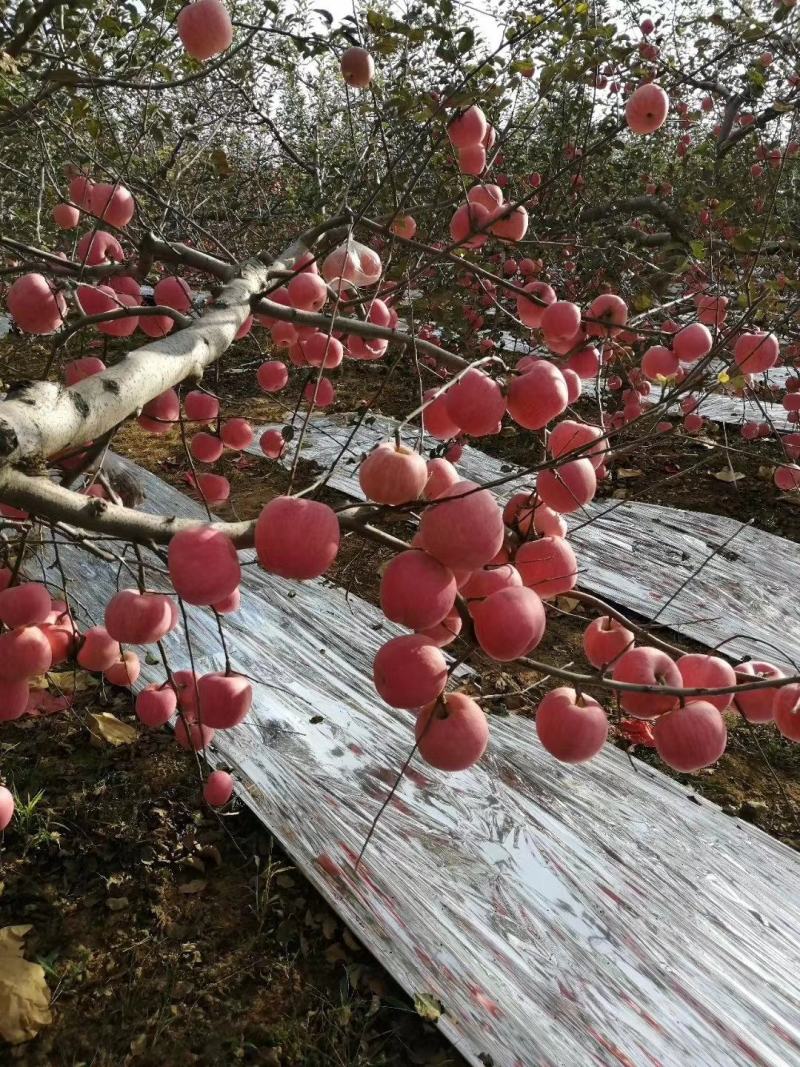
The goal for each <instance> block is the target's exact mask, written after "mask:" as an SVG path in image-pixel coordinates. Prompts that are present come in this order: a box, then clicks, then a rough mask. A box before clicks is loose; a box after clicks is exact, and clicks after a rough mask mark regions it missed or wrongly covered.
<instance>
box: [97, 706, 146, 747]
mask: <svg viewBox="0 0 800 1067" xmlns="http://www.w3.org/2000/svg"><path fill="white" fill-rule="evenodd" d="M89 724H90V728H91V729H92V731H93V732H96V734H97V735H99V736H100V737H102V739H103V740H104V741H107V742H108V743H109V745H130V744H132V743H133V742H134V741H135V740H136V739H137V738H138V736H139V732H138V730H135V729H134V727H133V726H128V724H127V723H125V722H120V720H119V719H118V718H117V717H116V715H112V714H111V712H110V711H98V712H93V713H92V714H91V715H90V716H89Z"/></svg>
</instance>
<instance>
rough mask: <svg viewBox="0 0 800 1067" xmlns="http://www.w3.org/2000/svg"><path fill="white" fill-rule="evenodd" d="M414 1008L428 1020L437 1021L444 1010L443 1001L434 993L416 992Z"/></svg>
mask: <svg viewBox="0 0 800 1067" xmlns="http://www.w3.org/2000/svg"><path fill="white" fill-rule="evenodd" d="M414 1008H415V1009H416V1012H417V1015H421V1016H422V1018H423V1019H427V1020H428V1022H431V1023H435V1022H436V1021H437V1019H438V1018H439V1016H440V1015H441V1014H442V1012H443V1011H444V1008H443V1006H442V1002H441V1001H440V1000H437V999H436V997H435V996H433V994H432V993H415V994H414Z"/></svg>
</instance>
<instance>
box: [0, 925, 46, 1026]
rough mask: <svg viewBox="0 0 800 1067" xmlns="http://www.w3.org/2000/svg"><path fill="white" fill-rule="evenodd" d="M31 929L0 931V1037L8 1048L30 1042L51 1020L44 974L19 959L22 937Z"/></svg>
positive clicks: (27, 927)
mask: <svg viewBox="0 0 800 1067" xmlns="http://www.w3.org/2000/svg"><path fill="white" fill-rule="evenodd" d="M31 929H33V928H32V927H31V926H6V927H5V928H4V929H2V930H0V1037H2V1038H3V1039H4V1040H6V1041H8V1042H10V1044H12V1045H19V1044H21V1043H22V1042H23V1041H30V1040H31V1039H32V1038H34V1037H36V1035H37V1034H38V1033H39V1031H40V1030H41V1029H42V1027H44V1026H49V1025H50V1023H51V1022H52V1021H53V1016H52V1014H51V1012H50V990H49V989H48V988H47V982H45V980H44V971H43V969H42V968H41V967H40V966H39V964H38V963H28V961H27V960H25V959H23V958H22V953H23V942H24V940H25V935H26V934H27V933H28V932H29V931H30V930H31Z"/></svg>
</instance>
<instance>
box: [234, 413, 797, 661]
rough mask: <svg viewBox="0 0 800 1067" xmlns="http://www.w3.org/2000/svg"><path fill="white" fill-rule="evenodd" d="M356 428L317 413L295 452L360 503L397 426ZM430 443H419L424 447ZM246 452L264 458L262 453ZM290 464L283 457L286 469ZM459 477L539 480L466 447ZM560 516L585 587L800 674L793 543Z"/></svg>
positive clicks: (700, 528) (595, 510)
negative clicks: (372, 463)
mask: <svg viewBox="0 0 800 1067" xmlns="http://www.w3.org/2000/svg"><path fill="white" fill-rule="evenodd" d="M354 419H355V416H352V415H318V416H315V417H314V418H313V419H312V420H311V421H310V422H309V425H308V427H307V431H306V435H305V438H304V446H303V453H302V455H303V458H304V459H306V460H311V461H313V462H314V463H315V464H317V466H319V467H320V469H322V470H325V469H327V468H328V467H330V466H331V465H332V464H333V463H334V462H336V466H335V469H334V472H333V474H332V476H331V477H330V479H329V481H328V485H329V486H330V487H331V488H333V489H338V490H339V491H340V492H342V493H346V494H347V495H348V496H352V497H354V498H355V499H360V500H363V499H364V494H363V493H362V491H361V487H360V485H359V483H358V464H359V463H360V461H361V458H362V457H363V456H364V455H365V454H366V453H367V452H369V451H370V450H371V449H372V448H374V446H375V445H376V444H377V443H378V442H379V441H386V440H391V439H392V438H393V436H394V432H395V429H396V428H397V425H398V424H397V423H396V422H395V421H393V420H392V419H387V418H385V417H383V416H381V415H377V416H369V418H368V419H367V420H364V421H363V422H362V423H361V425H359V426H358V427H357V428H356V427H355V426H354V425H352V423H353V420H354ZM257 439H258V434H257V435H256V440H257ZM405 440H406V442H407V443H409V442H412V441H413V440H414V427H406V436H405ZM437 443H438V442H435V441H433V440H432V439H431V438H425V446H426V448H430V447H431V446H432V445H435V444H437ZM248 451H250V452H252V453H253V454H258V455H261V452H260V450H259V448H258V445H257V444H254V445H253V446H251V447H250V448H249V449H248ZM291 457H292V452H291V449H288V450H287V457H286V458H285V462H287V463H290V462H291ZM458 470H459V473H460V474H461V476H462V477H463V478H467V479H470V480H471V481H475V482H480V483H487V484H490V485H493V486H494V492H495V494H496V495H497V497H498V499H499V500H500V501H501V502H502V503H505V501H507V500H508V499H509V498H510V497H511V496H513V494H514V493H517V492H520V491H521V490H523V489H527V490H528V491H530V489H531V488H532V487H533V486H534V485H535V482H536V479H535V477H534V476H531V475H526V474H525V473H524V472H523V471H522V468H520V467H516V466H514V465H513V464H510V463H505V462H503V461H502V460H499V459H496V458H494V457H493V456H488V455H486V453H485V452H481V451H480V450H479V449H477V448H471V447H469V446H468V447H466V448H465V449H464V452H463V455H462V456H461V459H460V460H459V462H458ZM567 518H568V521H569V526H570V534H569V538H570V542H571V543H572V545H573V547H574V548H575V554H576V556H577V557H578V585H579V587H580V588H581V589H584V590H586V592H591V593H595V594H596V595H598V596H601V597H603V598H604V599H605V600H608V601H611V602H613V603H615V604H618V605H619V606H620V607H622V608H625V609H627V610H628V611H634V612H636V614H637V615H640V616H643V617H644V618H646V619H657V620H658V622H659V623H660V624H661V625H662V626H664V627H668V628H670V629H672V630H675V631H677V632H678V633H681V634H684V635H685V636H686V637H689V638H691V639H692V640H694V641H699V642H701V643H702V644H704V645H707V646H709V647H710V648H714V647H722V648H724V650H725V652H726V653H727V654H729V655H731V656H741V657H742V658H744V657H745V656H750V657H751V658H753V659H756V660H759V659H764V660H767V661H769V662H770V663H775V664H776V666H779V667H781V668H783V669H784V670H787V671H792V672H793V673H794V672H795V671H797V670H798V669H800V668H799V667H798V666H796V665H798V664H800V600H799V599H798V597H797V595H796V591H797V589H798V588H800V548H798V545H797V543H796V542H794V541H788V540H786V539H785V538H783V537H777V536H775V535H774V534H769V533H765V532H764V531H763V530H756V529H753V528H752V527H749V526H747V525H746V524H745V523H742V522H737V521H736V520H735V519H729V518H727V517H726V516H724V515H708V514H706V513H704V512H700V511H683V510H681V509H679V508H667V507H661V506H660V505H658V504H640V503H637V502H636V501H621V500H599V501H596V502H595V503H593V504H590V505H588V506H587V507H585V508H582V509H581V510H580V511H578V512H576V513H575V514H574V515H569V516H567Z"/></svg>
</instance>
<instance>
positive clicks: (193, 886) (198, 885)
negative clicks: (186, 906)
mask: <svg viewBox="0 0 800 1067" xmlns="http://www.w3.org/2000/svg"><path fill="white" fill-rule="evenodd" d="M206 884H207V883H206V880H205V878H195V879H194V880H193V881H191V882H184V883H183V885H179V886H178V892H179V893H185V894H186V896H191V895H192V893H202V892H203V890H204V889H205V887H206Z"/></svg>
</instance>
